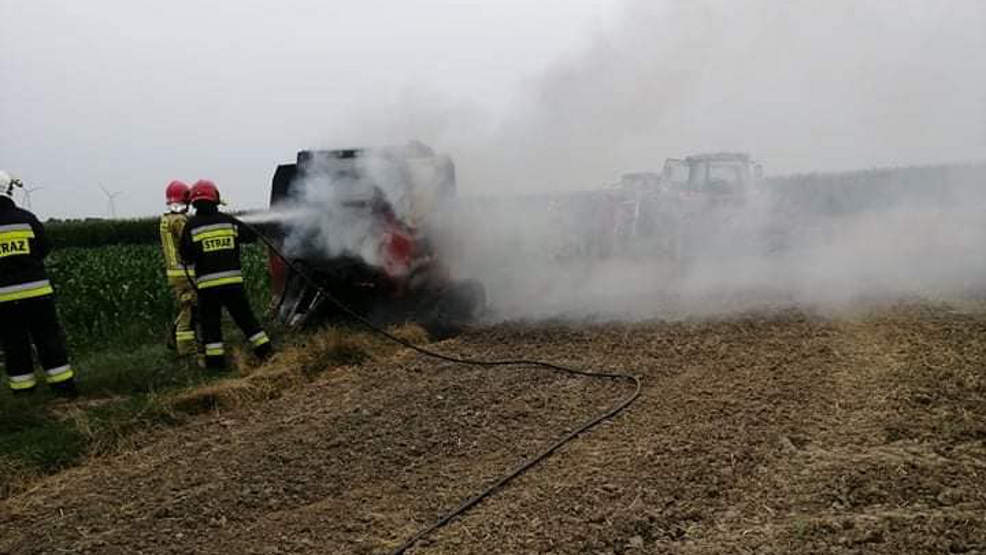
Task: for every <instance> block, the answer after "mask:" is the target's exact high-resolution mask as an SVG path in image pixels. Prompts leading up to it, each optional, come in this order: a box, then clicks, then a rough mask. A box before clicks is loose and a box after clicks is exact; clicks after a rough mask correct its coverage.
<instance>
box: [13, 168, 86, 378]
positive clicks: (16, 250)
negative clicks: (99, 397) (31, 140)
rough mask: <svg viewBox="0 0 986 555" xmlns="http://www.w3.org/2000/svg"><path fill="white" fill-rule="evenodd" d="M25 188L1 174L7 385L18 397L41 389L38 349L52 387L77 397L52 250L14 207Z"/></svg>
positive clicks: (31, 219) (33, 221) (34, 222)
mask: <svg viewBox="0 0 986 555" xmlns="http://www.w3.org/2000/svg"><path fill="white" fill-rule="evenodd" d="M23 186H24V185H23V183H21V182H20V181H19V180H17V179H15V178H12V177H10V176H9V175H7V174H6V173H5V172H0V340H2V343H3V353H4V357H5V361H4V365H5V366H6V369H7V384H8V385H9V386H10V389H11V390H12V391H13V392H14V394H15V395H19V394H25V393H30V392H32V391H34V390H35V389H36V388H37V382H38V380H37V379H36V377H35V375H34V356H33V355H32V352H31V346H32V344H33V345H34V348H35V349H36V350H37V353H38V358H39V359H40V363H41V367H42V369H43V370H44V374H45V381H46V382H47V383H48V386H49V387H50V388H51V389H52V390H53V391H54V392H55V393H56V394H57V395H62V396H66V397H74V396H75V395H76V394H77V393H76V387H75V373H74V371H73V370H72V367H71V366H70V365H69V363H68V350H67V349H66V347H65V334H64V332H63V331H62V327H61V325H60V324H59V322H58V314H57V313H56V312H55V299H54V291H53V290H52V287H51V282H49V281H48V275H47V272H46V271H45V265H44V259H45V257H46V256H47V255H48V252H49V251H50V250H51V249H50V245H49V244H48V240H47V238H46V237H45V229H44V227H43V226H42V225H41V222H39V221H38V219H37V218H36V217H35V216H34V214H32V213H30V212H28V211H27V210H23V209H21V208H18V207H17V206H16V205H15V204H14V199H13V197H14V187H23Z"/></svg>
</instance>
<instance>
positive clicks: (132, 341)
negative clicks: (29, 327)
mask: <svg viewBox="0 0 986 555" xmlns="http://www.w3.org/2000/svg"><path fill="white" fill-rule="evenodd" d="M145 225H147V226H150V225H154V226H156V225H157V224H156V221H154V222H147V223H146V224H145ZM145 237H154V235H153V234H145ZM63 244H64V243H63ZM266 261H267V253H266V249H265V248H264V247H262V246H260V245H246V246H245V248H244V249H243V269H244V273H245V275H246V287H247V292H248V294H249V296H250V300H251V304H252V305H253V307H254V310H255V312H257V313H258V316H260V315H262V314H263V312H264V310H265V309H266V307H267V305H268V302H269V296H270V295H269V283H268V276H267V268H266V264H267V262H266ZM47 265H48V273H49V276H50V277H51V280H52V283H53V285H54V287H55V291H56V295H57V297H56V299H57V305H58V312H59V314H60V316H61V319H62V324H63V325H64V327H65V331H66V334H67V336H68V341H69V345H70V347H71V348H72V349H73V350H74V351H83V352H85V351H92V350H94V349H99V348H102V347H106V346H120V345H137V344H144V343H147V342H152V341H161V342H163V341H164V340H165V337H166V334H167V333H168V330H169V328H170V324H171V319H172V318H173V314H174V310H175V308H174V297H173V295H172V293H171V290H170V289H169V287H168V283H167V281H166V279H165V275H164V258H163V256H162V254H161V247H160V246H159V245H158V244H157V243H144V244H116V245H106V244H104V245H99V246H92V247H68V248H58V242H56V248H55V250H54V251H53V252H52V254H51V255H50V256H49V258H48V260H47Z"/></svg>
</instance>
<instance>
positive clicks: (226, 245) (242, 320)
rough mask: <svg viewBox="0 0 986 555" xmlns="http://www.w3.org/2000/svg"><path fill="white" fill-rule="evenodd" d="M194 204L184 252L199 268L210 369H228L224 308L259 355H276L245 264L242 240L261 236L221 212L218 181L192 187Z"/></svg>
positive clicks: (201, 311)
mask: <svg viewBox="0 0 986 555" xmlns="http://www.w3.org/2000/svg"><path fill="white" fill-rule="evenodd" d="M189 202H190V203H191V204H192V207H194V208H195V215H194V216H192V217H191V218H189V219H188V223H187V224H186V225H185V230H184V232H183V233H182V238H181V246H180V252H181V256H182V259H183V260H184V263H185V264H188V265H194V266H195V274H196V276H195V287H196V290H197V292H198V312H199V319H200V325H201V326H202V342H203V343H205V365H206V368H208V369H211V370H217V371H222V370H225V368H226V356H225V350H224V347H223V336H222V327H221V324H222V309H223V307H225V308H226V310H227V311H228V312H229V315H230V316H232V318H233V321H234V322H236V325H237V326H239V328H240V330H242V331H243V333H244V335H246V337H247V340H248V341H249V342H250V345H251V346H252V348H253V352H254V354H256V355H257V357H258V358H260V359H261V360H265V359H267V358H268V357H269V356H270V355H271V353H272V348H271V344H270V339H269V338H268V337H267V334H266V333H265V332H264V330H263V329H261V327H260V324H258V323H257V319H256V318H255V317H254V315H253V310H251V308H250V303H249V301H248V300H247V296H246V292H245V291H244V290H243V271H242V269H241V267H240V244H241V243H249V242H253V241H255V240H256V238H257V236H256V234H254V233H253V232H252V231H251V230H250V229H249V228H247V227H246V226H244V225H243V224H242V223H240V222H239V221H238V220H237V219H236V218H234V217H232V216H230V215H228V214H224V213H222V212H220V211H219V204H220V198H219V189H217V188H216V185H215V184H214V183H213V182H211V181H208V180H204V179H203V180H199V181H197V182H196V183H195V184H194V185H192V189H191V191H190V193H189Z"/></svg>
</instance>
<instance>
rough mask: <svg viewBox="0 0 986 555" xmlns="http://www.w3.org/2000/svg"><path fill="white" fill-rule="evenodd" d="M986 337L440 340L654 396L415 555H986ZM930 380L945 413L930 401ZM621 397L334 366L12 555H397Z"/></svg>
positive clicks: (936, 330) (795, 329)
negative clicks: (394, 554)
mask: <svg viewBox="0 0 986 555" xmlns="http://www.w3.org/2000/svg"><path fill="white" fill-rule="evenodd" d="M983 332H986V328H984V324H983V320H982V318H981V317H976V316H968V315H966V316H960V315H955V314H953V313H951V312H949V311H945V310H940V309H923V308H922V309H911V308H904V309H900V310H897V311H890V312H889V313H888V314H876V315H873V316H869V317H866V318H860V319H855V320H848V319H841V320H826V319H822V318H816V317H810V316H807V315H805V314H802V313H799V312H795V311H792V312H782V313H776V314H771V315H751V316H745V317H739V318H736V319H734V320H730V321H704V322H684V323H654V324H637V325H593V326H586V327H579V328H573V327H565V326H550V325H545V326H534V325H500V326H494V327H491V328H486V329H482V330H477V331H475V332H472V333H470V334H467V335H466V336H463V337H461V338H459V339H457V340H453V341H449V342H445V343H443V344H441V345H439V346H438V347H439V348H440V349H441V350H443V352H450V353H455V354H459V355H466V356H473V357H506V356H511V357H514V356H517V355H518V354H519V353H523V355H524V356H525V357H532V358H543V359H547V360H551V361H557V362H562V363H565V362H568V363H571V364H575V365H578V366H580V367H585V368H593V369H599V370H627V369H632V370H633V371H634V372H635V373H637V374H639V375H640V376H641V377H642V378H643V379H644V387H645V389H644V391H643V393H642V396H641V398H640V399H639V400H638V401H637V403H635V404H634V405H632V406H631V408H630V409H629V410H628V411H627V412H625V413H623V414H622V415H620V416H618V417H617V418H616V420H615V421H613V422H610V423H605V424H603V425H601V426H599V427H597V428H596V429H594V430H593V431H591V432H589V433H588V434H587V435H585V436H583V437H581V438H580V439H578V440H577V441H575V442H573V443H571V444H569V445H568V446H566V447H565V448H563V449H562V450H561V451H560V452H559V453H557V454H556V455H555V456H553V457H552V458H550V459H548V460H547V461H546V462H545V463H544V464H542V465H540V466H538V467H536V468H535V469H534V470H532V471H531V472H530V473H528V474H526V475H524V476H522V477H521V478H519V479H518V480H517V481H515V482H514V483H513V484H511V485H510V486H509V487H507V488H506V489H505V490H504V491H502V492H500V493H498V494H497V495H495V496H494V497H492V498H490V499H489V500H487V501H486V502H484V503H483V504H481V505H480V506H478V507H477V508H475V509H474V510H473V511H471V512H470V513H468V514H467V515H465V516H464V517H463V518H461V519H460V520H458V521H456V522H453V523H452V524H450V525H449V526H448V527H447V528H445V529H443V530H441V531H440V532H439V533H437V534H436V535H435V536H434V537H432V538H429V539H427V540H426V541H424V542H422V543H421V544H419V545H418V546H416V548H415V550H414V552H415V553H525V552H555V553H625V552H627V553H629V552H651V553H721V552H737V553H743V552H758V553H789V552H806V551H812V552H830V553H857V552H884V553H896V552H901V551H909V552H922V551H923V552H929V553H931V552H941V551H942V550H943V548H944V550H947V549H952V548H957V550H960V551H961V550H962V549H966V550H970V549H976V548H977V547H976V546H977V545H981V546H986V537H984V534H986V532H984V530H986V526H984V523H983V521H982V518H981V517H979V518H977V516H976V515H982V514H983V512H984V508H986V502H984V492H983V485H982V484H983V476H986V470H984V465H983V461H986V453H984V449H983V441H982V439H983V437H986V436H977V434H979V433H980V432H981V427H976V425H975V424H974V422H975V420H976V418H978V419H979V420H978V421H979V422H986V408H984V402H983V394H982V390H983V388H982V383H983V382H982V371H981V369H982V368H983V362H984V361H986V356H984V353H986V344H984V342H983V341H982V340H980V339H978V338H979V337H986V334H984V333H983ZM977 365H978V367H977ZM943 368H952V369H957V370H954V371H952V373H951V374H947V373H945V370H943ZM975 368H978V369H979V370H978V372H979V373H978V374H977V373H976V370H975ZM936 372H937V373H936ZM936 383H937V384H942V383H944V384H945V386H946V387H945V388H944V390H945V392H946V393H947V395H935V396H932V400H931V401H930V402H927V403H924V401H922V399H924V398H925V397H922V396H928V395H930V393H929V391H931V393H935V388H934V387H933V386H934V384H936ZM625 394H626V385H625V384H621V383H615V382H604V381H599V380H585V379H575V378H571V377H568V376H561V375H557V374H552V373H550V372H543V371H540V370H537V371H532V370H529V369H499V370H492V371H491V370H481V369H473V368H467V367H461V366H452V365H448V364H444V363H434V362H432V361H430V360H426V359H422V358H421V357H419V356H417V355H412V354H409V353H404V354H401V355H399V356H398V357H395V358H394V359H393V360H389V361H383V362H377V363H371V364H367V365H365V366H361V367H347V368H338V369H333V370H331V371H329V372H328V373H327V375H326V377H325V378H323V379H320V380H319V381H318V382H315V383H314V384H312V385H310V386H308V387H305V388H301V389H299V390H295V391H289V392H286V394H285V395H284V396H283V397H282V398H280V399H276V400H273V401H269V402H266V403H264V404H262V405H259V406H257V407H252V408H250V409H242V410H237V411H233V412H229V413H223V414H215V415H209V416H204V417H202V418H198V419H195V420H194V421H193V423H191V424H190V425H188V426H185V427H182V428H179V429H174V430H168V431H162V432H160V433H158V434H155V435H154V436H153V437H152V439H151V440H150V441H149V442H148V443H147V445H146V447H144V448H143V449H141V450H139V451H135V452H132V453H127V454H123V455H121V456H118V457H113V458H107V459H101V460H94V461H91V462H90V463H89V464H87V465H86V466H85V467H81V468H77V469H73V470H70V471H67V472H64V473H62V474H60V475H58V476H55V477H52V478H50V479H47V480H45V481H43V482H41V483H40V484H39V485H38V486H37V487H36V488H35V489H34V490H33V491H31V492H28V493H26V494H24V495H20V496H17V497H14V498H11V499H8V500H5V501H3V502H2V504H0V552H2V553H50V552H57V551H59V550H62V551H65V552H79V553H82V552H92V553H140V552H143V553H189V552H197V553H217V552H234V553H328V552H337V553H378V552H384V551H386V550H387V548H388V547H393V546H395V545H396V544H398V543H400V542H401V541H402V540H404V539H405V538H406V537H407V536H408V535H410V534H412V533H413V532H415V531H416V530H417V529H418V528H420V527H421V526H424V525H425V524H428V523H430V522H432V521H433V519H434V518H437V516H438V515H439V514H441V513H442V512H444V511H445V510H447V509H448V508H450V507H452V506H455V505H456V504H458V503H459V502H460V501H461V500H462V499H463V498H465V497H467V496H469V495H471V494H473V493H475V492H477V491H478V490H479V489H481V487H482V486H483V485H484V484H486V483H488V482H490V481H492V480H494V479H495V478H496V477H498V476H499V475H500V474H502V472H503V471H504V470H506V469H507V468H509V467H512V466H513V465H514V464H516V463H517V462H518V461H520V460H521V459H523V458H524V457H526V456H529V455H530V454H532V453H534V452H535V451H537V450H538V449H539V448H541V447H542V446H543V445H544V444H545V443H547V442H548V441H549V440H551V439H554V438H556V437H557V436H559V435H560V434H562V433H563V432H564V430H565V429H566V428H567V427H569V426H574V425H575V424H577V423H578V422H581V421H582V420H584V419H585V418H587V417H588V416H590V415H592V414H596V413H598V412H600V411H602V410H603V409H605V408H606V407H608V406H610V405H612V404H613V402H615V401H616V400H617V399H618V398H620V397H622V396H624V395H625ZM922 403H924V404H922ZM963 415H964V416H963ZM980 549H986V547H981V548H980Z"/></svg>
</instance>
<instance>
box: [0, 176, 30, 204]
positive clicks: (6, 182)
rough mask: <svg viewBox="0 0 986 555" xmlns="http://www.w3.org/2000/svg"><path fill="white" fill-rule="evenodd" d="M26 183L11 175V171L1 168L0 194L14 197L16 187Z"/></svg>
mask: <svg viewBox="0 0 986 555" xmlns="http://www.w3.org/2000/svg"><path fill="white" fill-rule="evenodd" d="M23 186H24V184H23V183H21V180H20V179H17V178H16V177H14V176H12V175H10V174H9V173H7V172H5V171H3V170H0V195H7V196H8V197H11V198H13V196H14V187H23Z"/></svg>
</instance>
